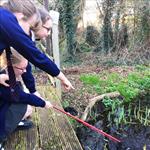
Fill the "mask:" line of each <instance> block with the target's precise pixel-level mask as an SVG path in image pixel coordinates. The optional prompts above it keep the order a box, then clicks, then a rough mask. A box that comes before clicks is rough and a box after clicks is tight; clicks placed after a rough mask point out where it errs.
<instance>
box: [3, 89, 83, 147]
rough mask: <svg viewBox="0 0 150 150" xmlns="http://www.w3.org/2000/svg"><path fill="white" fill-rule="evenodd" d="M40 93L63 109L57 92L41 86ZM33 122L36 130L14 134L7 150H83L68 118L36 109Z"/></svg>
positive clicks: (51, 111)
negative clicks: (56, 94)
mask: <svg viewBox="0 0 150 150" xmlns="http://www.w3.org/2000/svg"><path fill="white" fill-rule="evenodd" d="M38 91H40V94H41V96H42V97H43V98H45V99H47V100H48V99H50V100H51V102H52V103H53V104H55V105H57V106H58V107H61V105H60V101H59V99H58V98H57V96H54V94H55V90H54V89H53V88H52V87H50V86H40V87H38ZM32 120H33V122H34V124H35V126H34V128H32V129H30V130H27V131H19V132H16V133H13V134H12V135H11V136H10V138H9V140H8V142H7V145H6V148H5V149H6V150H83V149H82V146H81V144H80V142H79V140H78V138H77V136H76V134H75V131H74V130H73V128H72V126H71V124H70V122H69V121H68V119H67V117H66V116H65V115H64V114H62V113H59V112H57V111H56V110H53V109H50V110H46V109H42V108H35V112H34V114H33V117H32Z"/></svg>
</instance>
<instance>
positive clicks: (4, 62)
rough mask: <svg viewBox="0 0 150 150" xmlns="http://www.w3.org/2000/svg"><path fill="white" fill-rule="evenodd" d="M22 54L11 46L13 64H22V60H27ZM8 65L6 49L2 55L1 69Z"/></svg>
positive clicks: (0, 59)
mask: <svg viewBox="0 0 150 150" xmlns="http://www.w3.org/2000/svg"><path fill="white" fill-rule="evenodd" d="M26 60H27V59H25V58H24V57H23V56H22V55H20V54H19V53H18V52H17V51H16V50H15V49H13V48H11V62H12V65H16V64H20V63H21V62H22V61H26ZM6 67H7V58H6V52H5V51H4V52H3V53H2V54H1V55H0V70H2V69H4V68H6Z"/></svg>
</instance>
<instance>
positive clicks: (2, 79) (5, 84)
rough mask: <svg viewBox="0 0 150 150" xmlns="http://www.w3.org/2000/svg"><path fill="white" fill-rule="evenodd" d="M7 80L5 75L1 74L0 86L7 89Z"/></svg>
mask: <svg viewBox="0 0 150 150" xmlns="http://www.w3.org/2000/svg"><path fill="white" fill-rule="evenodd" d="M7 80H9V77H8V75H7V74H1V75H0V84H2V85H4V86H7V87H8V86H9V84H7V83H6V81H7Z"/></svg>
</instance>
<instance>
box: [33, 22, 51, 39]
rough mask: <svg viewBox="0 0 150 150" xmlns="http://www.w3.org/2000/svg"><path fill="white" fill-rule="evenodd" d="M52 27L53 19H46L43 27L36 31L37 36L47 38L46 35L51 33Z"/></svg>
mask: <svg viewBox="0 0 150 150" xmlns="http://www.w3.org/2000/svg"><path fill="white" fill-rule="evenodd" d="M51 28H52V20H51V19H49V20H47V21H46V23H45V24H43V25H42V26H41V28H40V29H39V30H38V31H36V32H35V36H36V37H37V38H38V39H45V38H46V37H48V35H50V34H51Z"/></svg>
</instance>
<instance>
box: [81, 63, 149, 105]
mask: <svg viewBox="0 0 150 150" xmlns="http://www.w3.org/2000/svg"><path fill="white" fill-rule="evenodd" d="M148 70H149V69H148V68H147V69H146V68H145V66H144V69H141V68H140V70H139V69H138V70H136V69H135V71H134V72H132V73H130V74H128V75H127V76H126V77H123V76H122V75H120V74H119V73H107V72H104V73H102V74H100V75H96V74H82V75H81V76H80V80H81V81H82V82H83V83H84V85H85V87H86V89H87V91H88V92H90V93H95V92H96V93H97V94H103V93H108V92H114V91H119V92H120V94H121V95H122V96H123V97H124V98H125V101H127V102H130V101H131V100H132V99H134V98H135V97H136V96H137V95H138V94H139V93H140V92H141V91H143V90H149V89H150V73H149V72H148Z"/></svg>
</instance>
